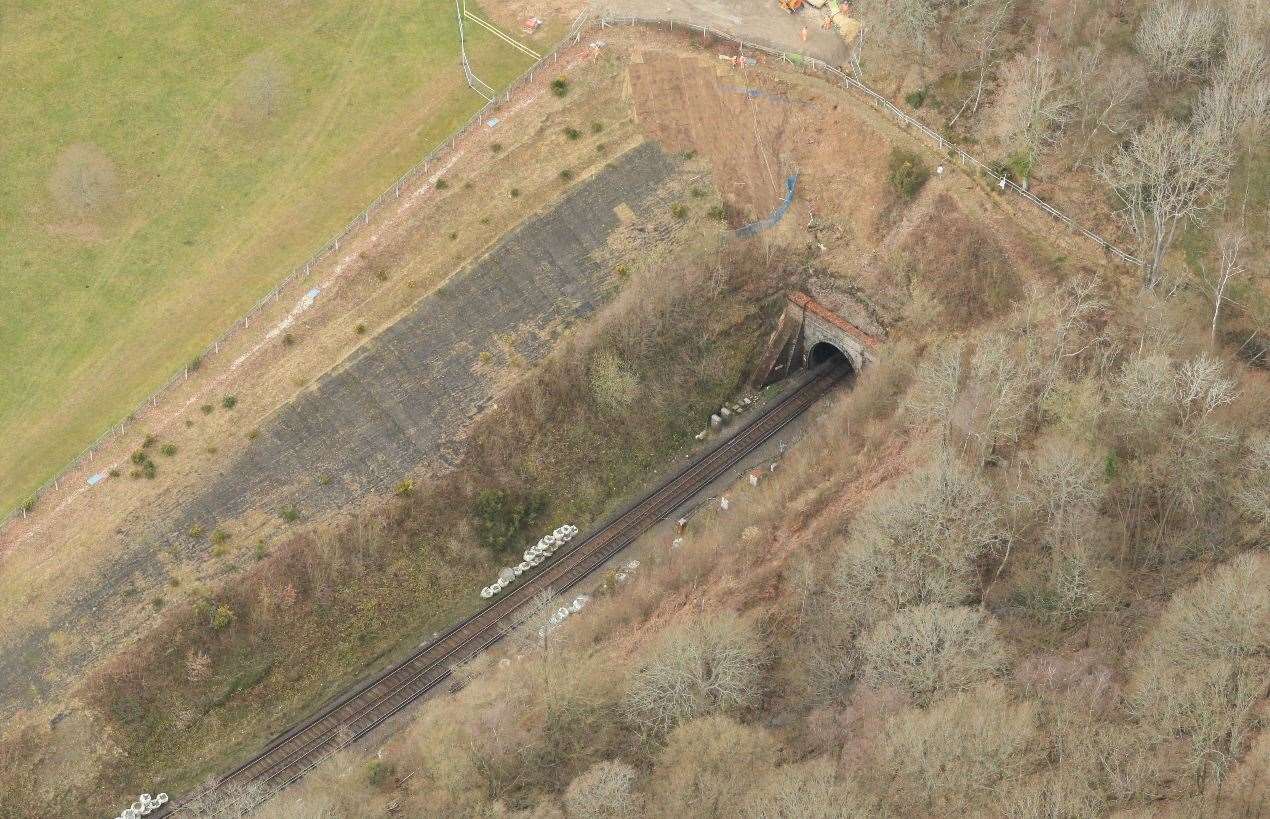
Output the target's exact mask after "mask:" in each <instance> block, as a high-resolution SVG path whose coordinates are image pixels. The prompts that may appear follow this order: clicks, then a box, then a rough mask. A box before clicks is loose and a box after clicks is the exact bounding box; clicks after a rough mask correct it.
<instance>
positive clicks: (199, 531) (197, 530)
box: [190, 523, 206, 540]
mask: <svg viewBox="0 0 1270 819" xmlns="http://www.w3.org/2000/svg"><path fill="white" fill-rule="evenodd" d="M205 531H206V530H204V529H203V527H202V526H199V525H198V524H197V523H196V524H194V525H193V526H191V527H190V537H192V538H194V539H195V540H198V539H199V538H201V537H202V536H203V534H204V532H205Z"/></svg>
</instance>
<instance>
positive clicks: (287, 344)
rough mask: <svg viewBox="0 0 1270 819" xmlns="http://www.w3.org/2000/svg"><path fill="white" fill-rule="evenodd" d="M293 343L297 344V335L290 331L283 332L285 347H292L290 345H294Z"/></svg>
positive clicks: (283, 344)
mask: <svg viewBox="0 0 1270 819" xmlns="http://www.w3.org/2000/svg"><path fill="white" fill-rule="evenodd" d="M293 344H295V336H293V335H291V334H290V333H283V334H282V346H283V347H290V346H292V345H293Z"/></svg>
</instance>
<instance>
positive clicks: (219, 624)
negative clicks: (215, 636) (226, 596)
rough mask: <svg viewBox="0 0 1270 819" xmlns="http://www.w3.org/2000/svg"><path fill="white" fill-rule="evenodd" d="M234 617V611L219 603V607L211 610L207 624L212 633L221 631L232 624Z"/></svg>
mask: <svg viewBox="0 0 1270 819" xmlns="http://www.w3.org/2000/svg"><path fill="white" fill-rule="evenodd" d="M234 617H235V614H234V610H233V609H231V608H230V607H229V606H228V605H227V604H225V603H221V604H220V605H219V606H217V607H216V608H214V609H212V616H211V619H210V620H209V624H210V625H211V627H212V630H213V631H222V630H224V629H226V628H228V627H229V625H230V624H231V623H233V622H234Z"/></svg>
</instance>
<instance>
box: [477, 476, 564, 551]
mask: <svg viewBox="0 0 1270 819" xmlns="http://www.w3.org/2000/svg"><path fill="white" fill-rule="evenodd" d="M545 508H546V502H545V501H544V500H543V499H542V498H541V497H539V496H538V495H534V494H524V495H522V494H516V493H512V492H506V491H503V490H498V489H487V490H485V491H483V492H481V493H480V494H478V495H477V496H476V499H475V501H473V503H472V510H471V514H472V517H473V519H474V523H475V528H476V541H477V543H479V544H480V545H481V546H483V547H485V548H486V549H489V550H490V551H493V552H501V551H503V550H504V549H514V547H515V545H516V540H517V538H518V537H520V535H521V532H522V531H523V530H524V529H525V527H527V526H529V525H530V524H532V523H533V522H534V521H536V520H537V519H538V516H539V515H541V514H542V512H543V510H544V509H545Z"/></svg>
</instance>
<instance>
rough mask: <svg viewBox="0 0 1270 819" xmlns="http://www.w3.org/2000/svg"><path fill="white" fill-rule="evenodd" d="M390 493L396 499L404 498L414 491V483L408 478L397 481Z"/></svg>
mask: <svg viewBox="0 0 1270 819" xmlns="http://www.w3.org/2000/svg"><path fill="white" fill-rule="evenodd" d="M392 491H393V494H394V495H396V496H397V497H399V498H404V497H405V496H406V495H409V494H411V493H412V492H414V491H415V482H414V481H412V480H411V479H410V478H402V479H401V480H399V481H397V485H396V486H394V487H393V490H392Z"/></svg>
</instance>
